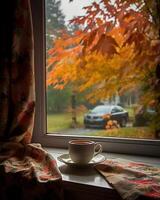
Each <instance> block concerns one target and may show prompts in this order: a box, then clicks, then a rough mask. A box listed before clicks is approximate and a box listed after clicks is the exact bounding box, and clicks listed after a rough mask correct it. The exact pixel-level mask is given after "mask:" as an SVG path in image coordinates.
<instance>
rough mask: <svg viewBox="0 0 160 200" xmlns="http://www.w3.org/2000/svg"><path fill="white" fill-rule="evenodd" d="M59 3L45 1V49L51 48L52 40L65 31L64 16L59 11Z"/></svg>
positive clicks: (52, 0)
mask: <svg viewBox="0 0 160 200" xmlns="http://www.w3.org/2000/svg"><path fill="white" fill-rule="evenodd" d="M60 6H61V2H60V1H59V0H58V1H57V0H46V48H47V50H49V49H50V48H51V47H53V39H54V38H55V36H57V35H59V34H60V32H61V30H63V29H65V21H64V19H65V16H64V15H63V13H62V11H61V9H60Z"/></svg>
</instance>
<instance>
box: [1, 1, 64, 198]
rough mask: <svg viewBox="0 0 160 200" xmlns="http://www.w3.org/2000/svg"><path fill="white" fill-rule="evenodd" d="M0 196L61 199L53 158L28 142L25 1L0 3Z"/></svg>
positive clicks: (29, 41) (30, 80)
mask: <svg viewBox="0 0 160 200" xmlns="http://www.w3.org/2000/svg"><path fill="white" fill-rule="evenodd" d="M0 21H1V23H0V26H1V27H0V199H1V200H3V199H4V200H5V199H16V200H18V199H30V200H32V199H39V200H40V199H47V200H48V199H61V198H62V196H63V194H62V188H61V185H62V184H61V175H60V172H59V170H58V168H57V165H56V161H55V160H54V158H52V157H51V155H50V154H48V152H46V151H45V150H44V149H42V147H41V146H40V144H31V138H32V130H33V125H34V111H35V94H34V92H35V91H34V64H33V56H34V55H33V53H34V46H33V44H34V43H33V33H32V20H31V9H30V2H29V0H12V1H7V0H6V1H2V2H1V6H0Z"/></svg>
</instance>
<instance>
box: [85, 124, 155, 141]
mask: <svg viewBox="0 0 160 200" xmlns="http://www.w3.org/2000/svg"><path fill="white" fill-rule="evenodd" d="M87 135H90V136H101V137H121V138H138V139H142V138H143V139H144V138H145V139H154V134H153V132H152V131H151V130H150V128H148V127H127V128H118V129H110V130H98V131H95V132H92V133H88V134H87Z"/></svg>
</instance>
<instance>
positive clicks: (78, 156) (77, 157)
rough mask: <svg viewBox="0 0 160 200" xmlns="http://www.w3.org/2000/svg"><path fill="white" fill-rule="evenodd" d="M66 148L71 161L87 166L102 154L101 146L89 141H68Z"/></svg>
mask: <svg viewBox="0 0 160 200" xmlns="http://www.w3.org/2000/svg"><path fill="white" fill-rule="evenodd" d="M68 147H69V155H70V158H71V160H72V161H73V162H75V163H77V164H87V163H89V162H90V161H91V159H92V158H93V157H94V156H96V155H97V154H100V153H101V152H102V146H101V144H99V143H96V142H94V141H91V140H70V141H69V143H68Z"/></svg>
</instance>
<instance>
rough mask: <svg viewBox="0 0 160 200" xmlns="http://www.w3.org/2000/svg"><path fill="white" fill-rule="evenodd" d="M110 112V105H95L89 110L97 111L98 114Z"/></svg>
mask: <svg viewBox="0 0 160 200" xmlns="http://www.w3.org/2000/svg"><path fill="white" fill-rule="evenodd" d="M110 112H111V107H110V106H97V107H95V108H94V109H93V110H91V113H99V114H105V113H110Z"/></svg>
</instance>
